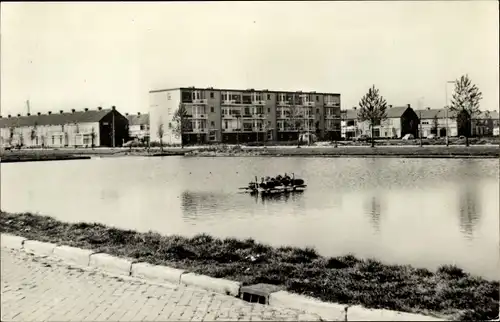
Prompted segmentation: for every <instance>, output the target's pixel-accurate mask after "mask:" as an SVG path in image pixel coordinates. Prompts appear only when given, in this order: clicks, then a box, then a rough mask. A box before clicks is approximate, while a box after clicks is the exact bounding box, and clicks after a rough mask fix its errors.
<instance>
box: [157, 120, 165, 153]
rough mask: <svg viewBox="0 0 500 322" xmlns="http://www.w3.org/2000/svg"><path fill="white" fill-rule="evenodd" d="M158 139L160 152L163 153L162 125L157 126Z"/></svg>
mask: <svg viewBox="0 0 500 322" xmlns="http://www.w3.org/2000/svg"><path fill="white" fill-rule="evenodd" d="M157 134H158V137H159V138H160V151H161V152H163V134H164V131H163V123H160V124H158V132H157Z"/></svg>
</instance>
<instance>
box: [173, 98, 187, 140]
mask: <svg viewBox="0 0 500 322" xmlns="http://www.w3.org/2000/svg"><path fill="white" fill-rule="evenodd" d="M173 120H174V124H175V125H174V127H173V129H174V131H175V133H176V134H177V135H179V136H180V138H181V148H182V149H183V148H184V138H183V134H184V133H185V132H186V131H189V130H190V127H191V121H190V120H189V118H188V113H187V110H186V107H185V106H184V104H182V103H180V104H179V108H178V109H177V110H176V111H175V114H174V118H173Z"/></svg>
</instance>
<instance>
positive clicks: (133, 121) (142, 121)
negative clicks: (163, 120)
mask: <svg viewBox="0 0 500 322" xmlns="http://www.w3.org/2000/svg"><path fill="white" fill-rule="evenodd" d="M125 117H126V118H127V119H128V124H129V125H146V124H149V114H140V115H139V114H136V115H126V116H125Z"/></svg>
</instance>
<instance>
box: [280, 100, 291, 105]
mask: <svg viewBox="0 0 500 322" xmlns="http://www.w3.org/2000/svg"><path fill="white" fill-rule="evenodd" d="M278 106H290V102H288V101H278Z"/></svg>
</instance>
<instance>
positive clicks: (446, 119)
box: [444, 81, 455, 146]
mask: <svg viewBox="0 0 500 322" xmlns="http://www.w3.org/2000/svg"><path fill="white" fill-rule="evenodd" d="M454 83H455V82H454V81H446V83H445V85H444V90H445V93H446V102H445V106H444V109H445V111H446V115H445V121H446V146H449V145H450V139H449V134H448V131H449V130H448V84H454Z"/></svg>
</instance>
